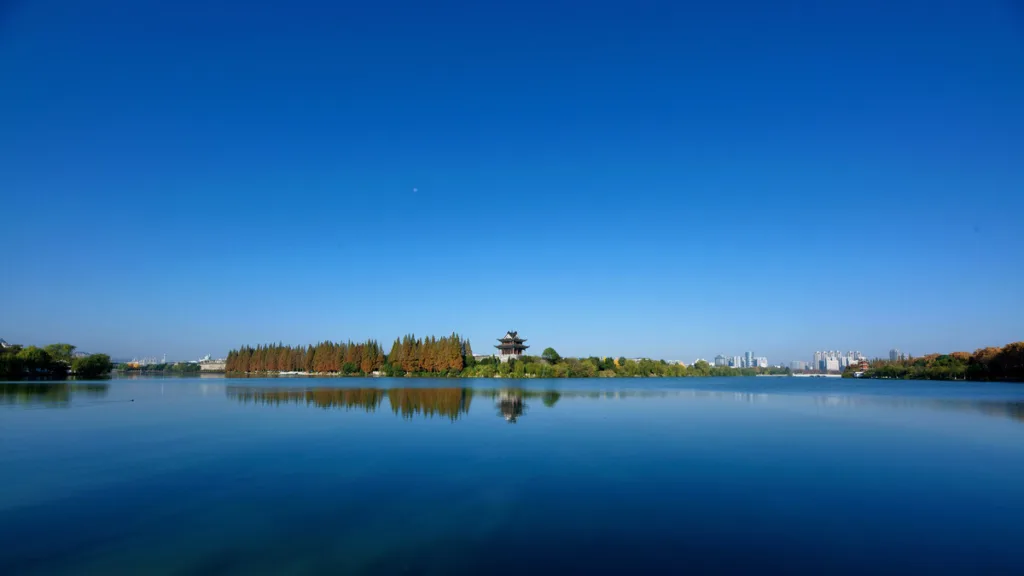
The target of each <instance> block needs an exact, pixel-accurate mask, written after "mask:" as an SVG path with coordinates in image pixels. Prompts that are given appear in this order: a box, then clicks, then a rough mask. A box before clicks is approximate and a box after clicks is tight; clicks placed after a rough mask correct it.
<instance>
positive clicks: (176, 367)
mask: <svg viewBox="0 0 1024 576" xmlns="http://www.w3.org/2000/svg"><path fill="white" fill-rule="evenodd" d="M114 369H115V370H117V371H118V372H121V373H124V374H152V373H159V374H199V372H200V371H201V370H202V368H201V367H200V366H199V364H197V363H194V362H166V363H161V364H146V365H145V366H134V365H131V364H127V363H123V364H118V365H116V366H115V367H114Z"/></svg>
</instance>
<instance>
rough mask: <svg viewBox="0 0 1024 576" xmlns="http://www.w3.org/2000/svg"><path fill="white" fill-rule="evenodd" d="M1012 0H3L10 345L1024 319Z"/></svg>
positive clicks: (186, 348)
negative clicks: (693, 0) (79, 0)
mask: <svg viewBox="0 0 1024 576" xmlns="http://www.w3.org/2000/svg"><path fill="white" fill-rule="evenodd" d="M1022 191H1024V10H1022V9H1021V7H1020V5H1019V4H1018V3H1016V2H1014V0H1005V1H1003V0H962V1H956V0H949V1H944V2H935V1H932V0H906V1H900V2H888V1H884V2H883V1H879V0H866V1H865V0H856V1H854V0H828V1H825V0H820V1H804V2H800V1H795V2H794V1H787V2H763V1H758V0H723V1H720V2H700V3H696V2H695V3H688V2H645V1H639V2H601V1H598V2H593V1H587V2H583V1H577V2H565V1H559V0H554V1H552V0H545V1H543V2H541V1H533V0H526V1H524V0H517V1H516V2H507V3H505V2H447V1H444V0H441V1H435V2H409V1H403V2H398V1H389V0H383V1H379V2H319V3H314V2H303V1H296V0H292V1H289V2H263V1H253V2H245V3H239V2H237V1H230V2H228V1H219V0H204V1H202V2H199V1H186V0H175V1H173V2H172V1H152V2H139V1H137V0H116V1H115V0H94V1H91V2H67V1H64V0H60V1H58V0H23V1H20V2H19V1H15V2H13V3H11V2H3V3H0V196H2V203H0V210H2V212H3V214H2V218H0V221H2V223H3V224H2V228H0V233H2V235H0V238H2V241H3V244H4V247H5V248H4V257H3V263H2V271H0V273H2V274H3V278H2V282H0V290H2V292H0V337H3V338H5V339H7V340H8V341H12V342H21V343H26V344H44V343H47V342H52V341H68V342H72V343H75V344H77V345H78V346H79V347H80V348H82V349H85V350H88V351H103V352H108V353H110V354H112V355H114V356H129V357H130V356H134V355H152V356H159V355H161V354H163V353H167V354H168V356H169V357H171V358H175V359H187V358H195V357H197V356H199V355H201V354H205V353H211V354H214V355H223V354H224V353H226V352H227V351H228V349H229V348H232V347H236V346H238V345H240V344H246V343H251V344H256V343H260V342H268V341H274V342H277V341H281V342H285V343H291V344H298V343H308V342H315V341H318V340H322V339H349V338H351V339H364V338H368V337H373V338H378V339H380V340H382V341H385V342H386V343H387V344H388V345H389V344H390V341H391V340H392V339H393V338H394V337H395V336H397V335H400V334H403V333H407V332H415V333H416V334H418V335H428V334H438V335H440V334H444V333H450V332H452V331H458V332H460V333H462V334H464V335H466V336H468V337H469V338H470V339H471V340H472V342H473V344H474V348H475V349H476V350H477V351H483V350H485V349H487V348H488V346H489V345H490V344H492V343H493V339H494V338H496V337H498V336H500V335H501V334H503V333H504V331H505V330H507V329H518V330H519V331H520V332H521V333H522V334H523V335H524V336H526V337H527V338H529V340H530V341H529V343H530V344H533V345H534V346H535V348H536V349H537V351H538V352H539V351H540V350H541V349H543V348H544V347H546V346H554V347H555V348H556V349H557V350H558V351H559V352H561V353H562V354H563V355H602V356H603V355H616V356H618V355H626V356H639V355H645V356H653V357H658V358H667V359H682V360H688V361H692V360H693V359H694V358H697V357H705V358H709V357H711V356H713V355H715V354H717V353H720V352H721V353H726V354H740V353H742V352H744V351H745V350H753V351H754V352H755V354H757V355H766V356H768V358H769V360H770V361H773V362H775V361H788V360H791V359H809V358H810V357H811V355H812V354H813V351H814V350H815V349H832V348H841V349H844V350H846V349H859V350H862V351H864V352H865V353H868V354H871V355H881V354H885V353H886V352H887V351H888V349H889V348H891V347H894V346H896V347H899V348H901V349H903V350H906V351H909V352H911V353H915V354H923V353H928V352H932V351H950V350H973V349H975V348H978V347H981V346H986V345H1002V344H1005V343H1007V342H1010V341H1014V340H1020V339H1022V338H1024V330H1022V329H1024V296H1022V295H1024V197H1022Z"/></svg>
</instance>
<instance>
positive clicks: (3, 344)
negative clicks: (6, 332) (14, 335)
mask: <svg viewBox="0 0 1024 576" xmlns="http://www.w3.org/2000/svg"><path fill="white" fill-rule="evenodd" d="M10 347H11V345H10V344H8V343H7V340H4V339H3V338H0V348H10Z"/></svg>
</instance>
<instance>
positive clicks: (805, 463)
mask: <svg viewBox="0 0 1024 576" xmlns="http://www.w3.org/2000/svg"><path fill="white" fill-rule="evenodd" d="M0 486H2V487H3V488H2V490H0V573H2V574H5V575H10V574H254V573H260V574H268V573H273V574H387V573H409V574H521V573H523V572H527V573H541V574H543V573H555V572H559V573H562V574H566V573H581V574H593V573H615V574H630V573H636V572H648V573H651V572H656V573H666V574H667V573H682V572H683V571H687V572H738V571H745V572H752V571H758V572H788V573H815V574H824V573H830V574H835V573H851V574H853V573H857V574H863V573H900V574H908V573H925V572H927V573H931V574H934V573H958V574H962V573H993V574H1011V573H1013V574H1024V553H1022V549H1021V544H1022V543H1024V385H1012V384H1005V385H1004V384H973V383H929V382H879V381H869V382H854V381H849V380H825V379H799V378H715V379H692V378H691V379H679V380H676V379H650V380H647V379H607V380H557V381H555V380H530V381H509V380H477V381H470V380H414V379H393V380H392V379H339V380H327V379H305V378H302V379H296V378H278V379H221V378H213V379H209V378H204V379H172V378H168V379H135V380H111V381H107V382H96V383H83V382H75V383H62V384H55V385H46V384H0Z"/></svg>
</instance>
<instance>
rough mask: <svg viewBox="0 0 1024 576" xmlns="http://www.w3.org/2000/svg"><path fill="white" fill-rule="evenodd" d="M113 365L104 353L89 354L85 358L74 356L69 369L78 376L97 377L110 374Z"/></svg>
mask: <svg viewBox="0 0 1024 576" xmlns="http://www.w3.org/2000/svg"><path fill="white" fill-rule="evenodd" d="M113 368H114V365H113V364H112V363H111V362H110V356H107V355H106V354H90V355H88V356H86V357H85V358H75V361H74V362H73V363H72V364H71V370H72V371H73V372H74V373H75V376H76V377H78V378H99V377H101V376H106V375H108V374H110V371H111V370H112V369H113Z"/></svg>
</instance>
